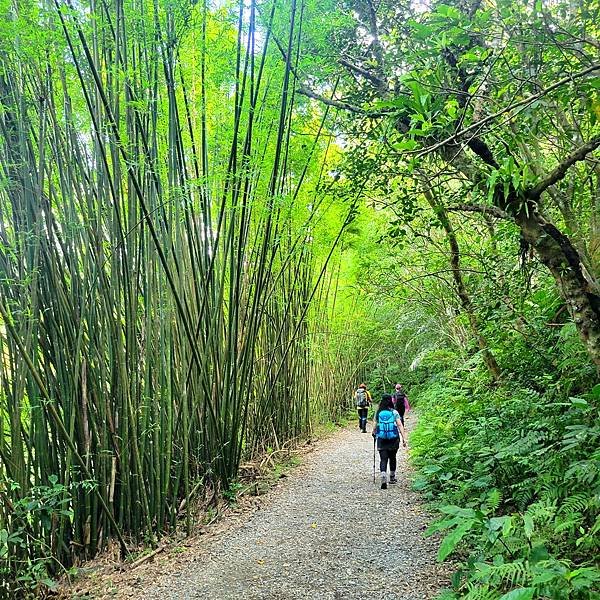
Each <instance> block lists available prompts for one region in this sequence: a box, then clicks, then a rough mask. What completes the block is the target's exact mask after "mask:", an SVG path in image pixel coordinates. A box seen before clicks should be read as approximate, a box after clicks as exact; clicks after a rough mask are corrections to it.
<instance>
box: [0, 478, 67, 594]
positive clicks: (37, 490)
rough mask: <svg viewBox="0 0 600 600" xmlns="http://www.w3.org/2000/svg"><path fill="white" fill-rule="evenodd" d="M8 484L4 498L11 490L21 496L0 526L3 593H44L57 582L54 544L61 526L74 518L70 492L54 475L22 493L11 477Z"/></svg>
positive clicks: (0, 572)
mask: <svg viewBox="0 0 600 600" xmlns="http://www.w3.org/2000/svg"><path fill="white" fill-rule="evenodd" d="M6 487H7V489H6V490H5V491H4V492H2V490H0V494H2V495H3V496H4V498H5V500H6V499H8V496H6V492H7V491H8V490H10V491H11V492H12V494H11V495H12V496H13V497H17V498H18V499H17V500H15V501H13V502H11V512H10V517H9V519H8V521H7V523H6V526H5V527H4V528H2V529H0V581H1V582H2V584H0V595H2V594H3V593H4V594H10V595H12V596H14V597H20V596H24V597H29V596H36V597H42V596H44V595H45V593H46V592H47V591H51V590H52V589H54V588H55V586H56V583H55V581H54V580H53V578H52V574H53V573H56V572H57V569H56V558H55V556H54V554H55V545H56V544H57V543H58V540H59V537H58V532H59V529H60V527H61V526H63V525H64V524H65V523H66V524H69V525H70V523H71V520H72V518H73V512H72V511H71V509H70V508H69V506H70V503H71V500H72V498H71V494H70V493H69V490H68V489H67V488H66V487H65V486H64V485H62V484H60V483H58V477H56V476H55V475H51V476H50V477H49V478H48V485H36V486H33V487H31V488H30V490H29V492H28V493H27V494H26V495H23V496H22V497H19V496H18V493H19V488H20V486H19V484H18V483H16V482H14V481H8V482H6ZM59 566H60V567H61V569H60V570H62V571H63V572H66V569H65V568H64V567H62V565H59ZM60 570H59V571H60ZM2 586H4V587H2Z"/></svg>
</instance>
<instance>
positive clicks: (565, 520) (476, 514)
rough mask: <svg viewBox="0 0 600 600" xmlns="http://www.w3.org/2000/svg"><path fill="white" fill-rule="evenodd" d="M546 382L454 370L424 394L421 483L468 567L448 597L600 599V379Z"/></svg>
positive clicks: (439, 526) (438, 528)
mask: <svg viewBox="0 0 600 600" xmlns="http://www.w3.org/2000/svg"><path fill="white" fill-rule="evenodd" d="M536 377H537V379H538V381H537V384H535V382H533V383H532V382H531V381H530V382H527V381H526V379H527V378H526V377H523V378H521V379H519V378H518V377H516V376H515V377H511V378H510V384H509V383H508V382H507V383H505V384H504V385H501V386H498V387H494V388H490V386H488V385H487V384H484V383H483V377H482V376H481V374H480V373H479V371H477V370H467V371H464V370H463V371H462V372H460V373H459V372H458V371H457V370H456V369H455V370H452V369H450V370H446V371H445V372H443V373H440V372H437V373H435V374H434V375H432V376H431V375H430V379H429V383H428V384H427V385H425V386H424V387H423V389H422V391H421V393H420V395H419V412H420V418H419V424H418V427H417V428H416V430H415V431H414V433H413V435H412V438H411V441H412V456H413V459H414V463H415V464H416V466H417V469H418V476H417V478H416V480H415V486H416V488H417V489H419V490H420V491H421V492H422V493H423V494H424V495H425V497H426V498H427V499H428V500H429V501H431V502H432V503H433V505H434V506H435V507H436V509H437V511H438V514H439V518H438V519H437V520H436V521H435V522H434V523H433V524H432V525H431V526H430V528H429V530H428V534H433V533H434V532H442V533H443V534H444V537H443V539H442V542H441V545H440V549H439V553H438V558H439V559H440V560H445V559H446V558H448V557H451V558H453V559H454V560H455V561H456V564H457V565H458V569H457V571H456V572H455V573H454V576H453V578H452V588H453V589H452V590H451V591H447V592H445V593H444V594H443V596H442V598H443V599H444V600H451V599H456V598H467V599H469V600H474V599H486V600H495V599H502V600H532V599H533V598H540V599H541V598H543V599H546V598H548V599H552V600H562V599H576V600H597V599H598V598H600V592H599V591H598V590H599V589H600V564H599V560H598V556H599V554H600V423H599V422H598V406H599V405H600V385H595V386H594V385H593V384H589V385H587V386H581V385H579V388H578V392H577V393H575V392H574V390H576V389H577V385H574V384H573V381H572V378H571V379H569V377H568V375H567V374H563V375H562V377H557V378H556V379H552V377H550V376H548V375H547V374H543V375H539V374H538V375H537V376H536ZM540 381H542V382H543V385H540ZM528 383H529V385H528Z"/></svg>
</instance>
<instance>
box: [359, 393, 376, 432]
mask: <svg viewBox="0 0 600 600" xmlns="http://www.w3.org/2000/svg"><path fill="white" fill-rule="evenodd" d="M354 399H355V400H356V410H357V411H358V427H359V429H360V430H361V432H362V433H367V415H368V414H369V406H371V402H372V400H373V399H372V398H371V394H370V392H369V390H367V386H366V384H364V383H361V384H360V385H359V386H358V389H357V390H356V392H354Z"/></svg>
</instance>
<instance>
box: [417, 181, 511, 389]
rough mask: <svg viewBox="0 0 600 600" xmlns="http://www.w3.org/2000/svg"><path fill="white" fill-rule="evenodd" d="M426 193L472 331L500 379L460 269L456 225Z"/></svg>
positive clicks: (488, 364)
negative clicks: (445, 240) (445, 246)
mask: <svg viewBox="0 0 600 600" xmlns="http://www.w3.org/2000/svg"><path fill="white" fill-rule="evenodd" d="M424 193H425V198H426V199H427V202H428V203H429V205H430V206H431V208H432V209H433V211H434V212H435V214H436V216H437V218H438V219H439V221H440V224H441V225H442V227H443V229H444V231H445V232H446V239H447V240H448V245H449V246H450V266H451V269H452V278H453V279H454V285H455V288H456V294H457V296H458V299H459V301H460V305H461V307H462V310H463V312H464V313H465V314H466V315H467V318H468V320H469V325H470V327H471V332H472V333H473V335H474V336H475V339H476V340H477V345H478V346H479V350H480V351H481V354H482V356H483V360H484V362H485V364H486V366H487V368H488V371H489V372H490V375H491V376H492V379H493V380H494V381H499V380H500V373H501V371H500V367H499V366H498V363H497V362H496V357H495V356H494V354H493V353H492V351H491V350H490V348H489V346H488V343H487V340H486V339H485V337H484V336H483V334H482V333H481V329H480V326H479V319H478V318H477V314H476V313H475V309H474V308H473V302H472V300H471V297H470V296H469V292H468V291H467V287H466V285H465V282H464V279H463V276H462V271H461V269H460V248H459V246H458V240H457V239H456V232H455V231H454V227H453V226H452V223H451V222H450V219H449V218H448V213H447V212H446V209H445V207H444V206H443V205H442V204H440V203H438V202H437V201H436V199H435V197H434V196H433V194H432V193H431V192H430V191H429V190H425V192H424Z"/></svg>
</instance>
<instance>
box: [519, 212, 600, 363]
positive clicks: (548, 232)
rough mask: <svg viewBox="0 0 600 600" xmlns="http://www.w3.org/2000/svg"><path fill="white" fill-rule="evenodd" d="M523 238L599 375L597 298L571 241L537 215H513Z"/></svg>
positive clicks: (599, 305) (599, 299)
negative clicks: (565, 308) (550, 280)
mask: <svg viewBox="0 0 600 600" xmlns="http://www.w3.org/2000/svg"><path fill="white" fill-rule="evenodd" d="M513 216H514V218H515V222H516V224H517V225H518V226H519V228H520V230H521V233H522V234H523V238H524V239H525V240H526V241H527V242H528V243H529V244H530V245H531V246H532V247H533V249H534V250H535V252H536V254H537V255H538V257H539V259H540V261H541V262H542V263H543V264H544V265H545V266H546V267H547V268H548V270H549V271H550V272H551V273H552V276H553V277H554V280H555V281H556V285H557V287H558V290H559V293H560V295H561V296H562V298H563V299H564V301H565V302H566V304H567V306H568V308H569V312H570V313H571V317H572V319H573V322H574V323H575V326H576V327H577V331H578V332H579V336H580V338H581V340H582V341H583V343H584V345H585V347H586V349H587V351H588V353H589V355H590V357H591V358H592V360H593V361H594V364H595V365H596V368H597V369H598V371H599V372H600V296H599V295H598V293H597V291H596V289H595V288H596V286H597V282H595V281H594V280H593V278H592V276H591V275H590V274H589V273H588V272H587V271H586V270H585V268H584V266H583V261H582V260H581V257H580V255H579V253H578V251H577V249H576V248H575V246H574V245H573V243H572V242H571V240H570V239H569V238H568V237H567V236H566V235H564V234H563V233H561V232H560V231H559V230H558V229H557V228H556V227H555V226H554V225H553V224H552V223H550V222H548V221H546V220H545V219H544V218H543V217H542V216H541V215H540V214H539V213H538V212H537V211H535V210H533V211H531V210H529V211H524V210H522V211H519V212H518V213H516V214H514V215H513Z"/></svg>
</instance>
